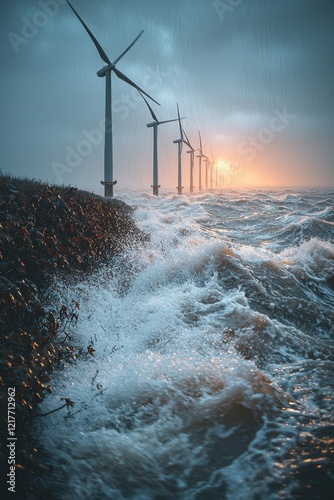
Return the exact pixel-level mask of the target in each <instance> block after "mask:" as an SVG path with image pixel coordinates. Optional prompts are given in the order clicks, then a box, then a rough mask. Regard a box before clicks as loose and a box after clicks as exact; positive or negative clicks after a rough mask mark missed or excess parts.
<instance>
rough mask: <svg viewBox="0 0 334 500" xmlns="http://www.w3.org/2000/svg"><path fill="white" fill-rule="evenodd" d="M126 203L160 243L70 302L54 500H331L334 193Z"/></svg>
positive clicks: (49, 429)
mask: <svg viewBox="0 0 334 500" xmlns="http://www.w3.org/2000/svg"><path fill="white" fill-rule="evenodd" d="M120 198H122V199H123V200H124V201H125V202H126V203H128V204H129V205H131V206H133V207H134V208H135V213H134V216H135V219H136V221H137V224H138V226H139V227H140V228H141V229H143V230H144V231H146V232H148V233H149V234H150V241H149V242H148V243H146V244H145V245H144V246H142V247H141V248H137V249H133V248H132V249H129V250H128V251H127V252H126V253H125V254H124V255H122V256H121V257H119V258H117V260H116V261H114V262H113V263H112V264H111V268H112V269H111V270H110V269H108V268H105V269H103V270H101V272H100V273H98V274H96V276H93V277H92V278H91V279H89V280H88V281H87V282H85V283H82V282H81V283H79V284H78V285H76V286H71V287H70V289H69V290H68V294H69V297H71V296H73V297H74V298H75V299H76V300H77V299H79V301H80V303H81V310H80V317H79V322H78V325H77V329H76V333H75V339H76V342H77V343H78V344H79V345H81V346H82V347H83V349H85V348H86V346H87V345H92V346H93V348H94V349H95V352H94V356H89V355H87V356H86V358H87V359H79V360H78V361H77V362H76V363H75V364H72V365H71V364H68V365H67V366H65V367H64V369H63V370H62V371H60V372H59V373H58V374H56V375H55V376H54V379H53V381H52V387H53V393H52V394H51V395H49V396H47V398H46V399H45V400H44V402H43V403H42V405H41V408H40V410H41V412H48V411H50V410H52V409H53V408H56V407H57V406H59V403H60V398H64V397H66V398H70V399H71V400H72V401H74V402H75V407H74V408H73V410H72V413H73V414H74V413H75V412H76V411H77V410H80V411H79V412H77V413H76V414H75V415H73V418H64V413H63V412H66V411H65V410H63V412H61V411H58V412H55V413H53V414H50V415H48V416H47V417H44V418H43V419H42V418H41V419H39V420H38V422H37V424H36V432H38V433H39V437H40V441H41V443H43V444H44V446H45V447H46V449H47V450H49V451H50V452H51V455H52V457H51V458H50V462H51V466H52V468H51V472H50V474H48V475H47V477H45V478H44V481H45V483H46V489H47V490H49V491H50V498H51V497H52V495H54V497H55V498H58V499H62V500H70V499H73V500H74V499H75V500H81V499H82V500H83V499H87V500H88V499H89V500H98V499H99V500H101V499H102V500H103V499H115V500H121V499H136V500H137V499H138V500H146V499H161V500H162V499H169V498H174V499H182V500H183V499H186V500H192V499H194V500H195V499H196V500H199V499H203V500H206V499H228V500H235V499H240V500H251V499H261V500H262V499H264V500H270V499H291V498H300V499H303V500H304V499H312V500H313V499H325V498H332V497H331V494H332V493H333V488H334V472H333V454H334V453H333V452H334V422H333V420H334V412H333V409H334V404H333V388H334V376H333V374H334V351H333V344H334V192H333V191H329V190H323V191H320V190H319V191H315V190H312V191H292V190H286V191H274V190H272V191H258V190H257V191H255V190H254V191H227V192H222V193H221V192H219V193H218V192H212V193H209V194H208V193H205V194H197V195H192V196H189V197H187V196H176V195H171V194H169V195H167V194H165V195H162V196H160V197H159V198H153V197H152V196H149V195H144V194H138V193H126V194H122V195H121V196H120Z"/></svg>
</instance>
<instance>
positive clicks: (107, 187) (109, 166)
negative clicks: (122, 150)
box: [66, 0, 159, 196]
mask: <svg viewBox="0 0 334 500" xmlns="http://www.w3.org/2000/svg"><path fill="white" fill-rule="evenodd" d="M66 2H67V3H68V5H69V6H70V8H71V9H72V11H73V12H74V14H75V15H76V16H77V18H78V19H79V21H80V22H81V24H82V26H83V27H84V28H85V30H86V31H87V33H88V35H89V36H90V38H91V40H92V42H93V43H94V45H95V47H96V48H97V51H98V53H99V54H100V57H101V59H102V60H103V61H104V62H105V63H106V64H107V66H104V67H103V68H102V69H100V70H99V71H98V72H97V76H99V77H104V76H105V77H106V104H105V117H106V118H105V138H104V181H101V184H103V185H104V195H105V196H113V187H114V185H115V184H116V183H117V181H114V180H113V144H112V113H111V72H112V71H113V72H114V73H115V74H116V76H118V78H120V79H121V80H123V81H124V82H126V83H128V84H129V85H131V86H132V87H134V88H135V89H137V90H138V91H139V92H140V93H141V94H144V95H146V96H147V97H148V98H149V99H152V101H154V102H155V103H156V104H159V103H158V102H157V101H155V100H154V99H153V98H152V97H151V96H150V95H148V94H147V93H146V92H145V91H144V90H142V89H141V88H140V87H139V86H138V85H136V84H135V83H134V82H133V81H132V80H130V78H128V77H127V76H126V75H124V74H123V73H121V72H120V71H119V70H118V69H116V64H117V63H118V61H119V60H120V59H121V58H122V57H123V56H124V55H125V54H126V53H127V52H128V50H130V49H131V47H132V46H133V45H134V44H135V43H136V41H137V40H138V38H139V37H141V35H142V34H143V33H144V31H141V32H140V33H139V35H138V36H137V37H136V38H135V39H134V40H133V42H132V43H130V45H129V46H128V47H127V49H125V50H124V52H122V54H120V55H119V56H118V57H117V59H115V61H114V62H111V61H110V59H109V58H108V56H107V54H106V53H105V52H104V50H103V48H102V46H101V45H100V43H99V42H98V41H97V39H96V38H95V36H94V35H93V33H92V32H91V31H90V29H89V28H88V26H87V25H86V24H85V23H84V21H83V20H82V19H81V17H80V16H79V14H78V13H77V11H76V10H75V9H74V7H72V5H71V4H70V2H69V1H68V0H66Z"/></svg>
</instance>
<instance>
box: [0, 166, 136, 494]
mask: <svg viewBox="0 0 334 500" xmlns="http://www.w3.org/2000/svg"><path fill="white" fill-rule="evenodd" d="M143 238H144V236H143V235H142V234H140V232H139V231H138V230H137V228H136V226H135V224H134V221H133V219H132V216H131V209H130V208H129V207H128V206H127V205H126V204H124V203H123V202H121V201H119V200H115V199H105V198H102V197H99V196H95V195H92V194H90V193H88V192H83V191H78V190H77V189H74V188H70V187H59V186H50V185H46V184H43V183H40V182H36V181H29V180H27V179H17V178H13V177H11V176H8V175H3V174H0V391H1V393H0V403H1V408H0V410H1V415H2V424H3V425H2V431H3V432H2V435H1V438H2V440H3V444H4V446H2V447H1V450H2V452H1V454H0V460H1V462H2V463H1V470H2V471H6V470H7V469H8V468H9V465H8V456H7V455H8V453H7V451H6V442H7V437H8V400H9V389H14V393H15V398H14V399H15V437H17V446H16V456H15V462H16V483H17V484H18V482H19V483H20V484H21V485H23V484H25V485H26V486H27V485H28V484H29V482H30V481H29V476H31V475H32V474H35V475H36V474H40V473H42V464H41V459H40V457H39V455H38V450H36V448H35V445H34V437H33V436H31V435H30V432H29V429H30V428H31V422H32V419H33V418H34V415H36V412H37V405H38V403H39V402H40V401H41V399H42V398H43V395H44V394H45V392H46V391H51V390H52V387H51V384H50V372H51V370H52V368H53V366H54V365H55V363H57V362H58V361H59V360H60V359H64V358H66V359H67V358H70V357H71V356H73V357H74V354H73V349H72V346H71V343H70V338H69V337H68V336H67V335H66V325H69V324H73V322H75V321H76V319H77V317H78V314H79V308H80V305H79V304H78V303H77V302H74V301H72V303H71V304H66V301H64V303H62V305H61V308H60V310H59V307H58V309H56V308H55V306H54V304H52V301H51V300H50V296H49V295H48V288H49V287H50V284H51V283H52V282H53V281H54V279H55V276H57V275H59V276H62V277H64V275H65V277H70V276H72V277H73V276H76V275H77V274H79V275H82V274H88V273H91V272H92V271H93V270H94V268H96V266H97V265H101V264H102V263H104V262H105V261H106V259H110V257H111V256H113V255H115V254H117V253H119V252H121V251H122V250H123V249H124V248H125V246H126V245H128V244H133V243H136V242H137V243H138V242H139V241H140V240H142V239H143ZM60 336H61V339H60ZM12 396H13V390H11V401H12V400H13V397H12ZM13 415H14V413H13ZM11 428H12V427H11ZM3 479H4V477H2V480H3ZM6 489H7V488H6ZM23 491H25V493H28V492H27V491H26V487H24V490H23Z"/></svg>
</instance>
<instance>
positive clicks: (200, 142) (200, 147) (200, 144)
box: [198, 131, 202, 154]
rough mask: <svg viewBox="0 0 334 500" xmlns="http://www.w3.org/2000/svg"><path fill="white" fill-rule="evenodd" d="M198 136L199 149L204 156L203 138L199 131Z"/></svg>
mask: <svg viewBox="0 0 334 500" xmlns="http://www.w3.org/2000/svg"><path fill="white" fill-rule="evenodd" d="M198 135H199V149H200V152H201V154H202V138H201V132H200V131H198Z"/></svg>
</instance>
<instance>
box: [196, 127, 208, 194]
mask: <svg viewBox="0 0 334 500" xmlns="http://www.w3.org/2000/svg"><path fill="white" fill-rule="evenodd" d="M198 135H199V155H197V158H198V189H199V190H200V191H202V158H207V156H205V155H204V154H203V148H202V138H201V132H200V131H198Z"/></svg>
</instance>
